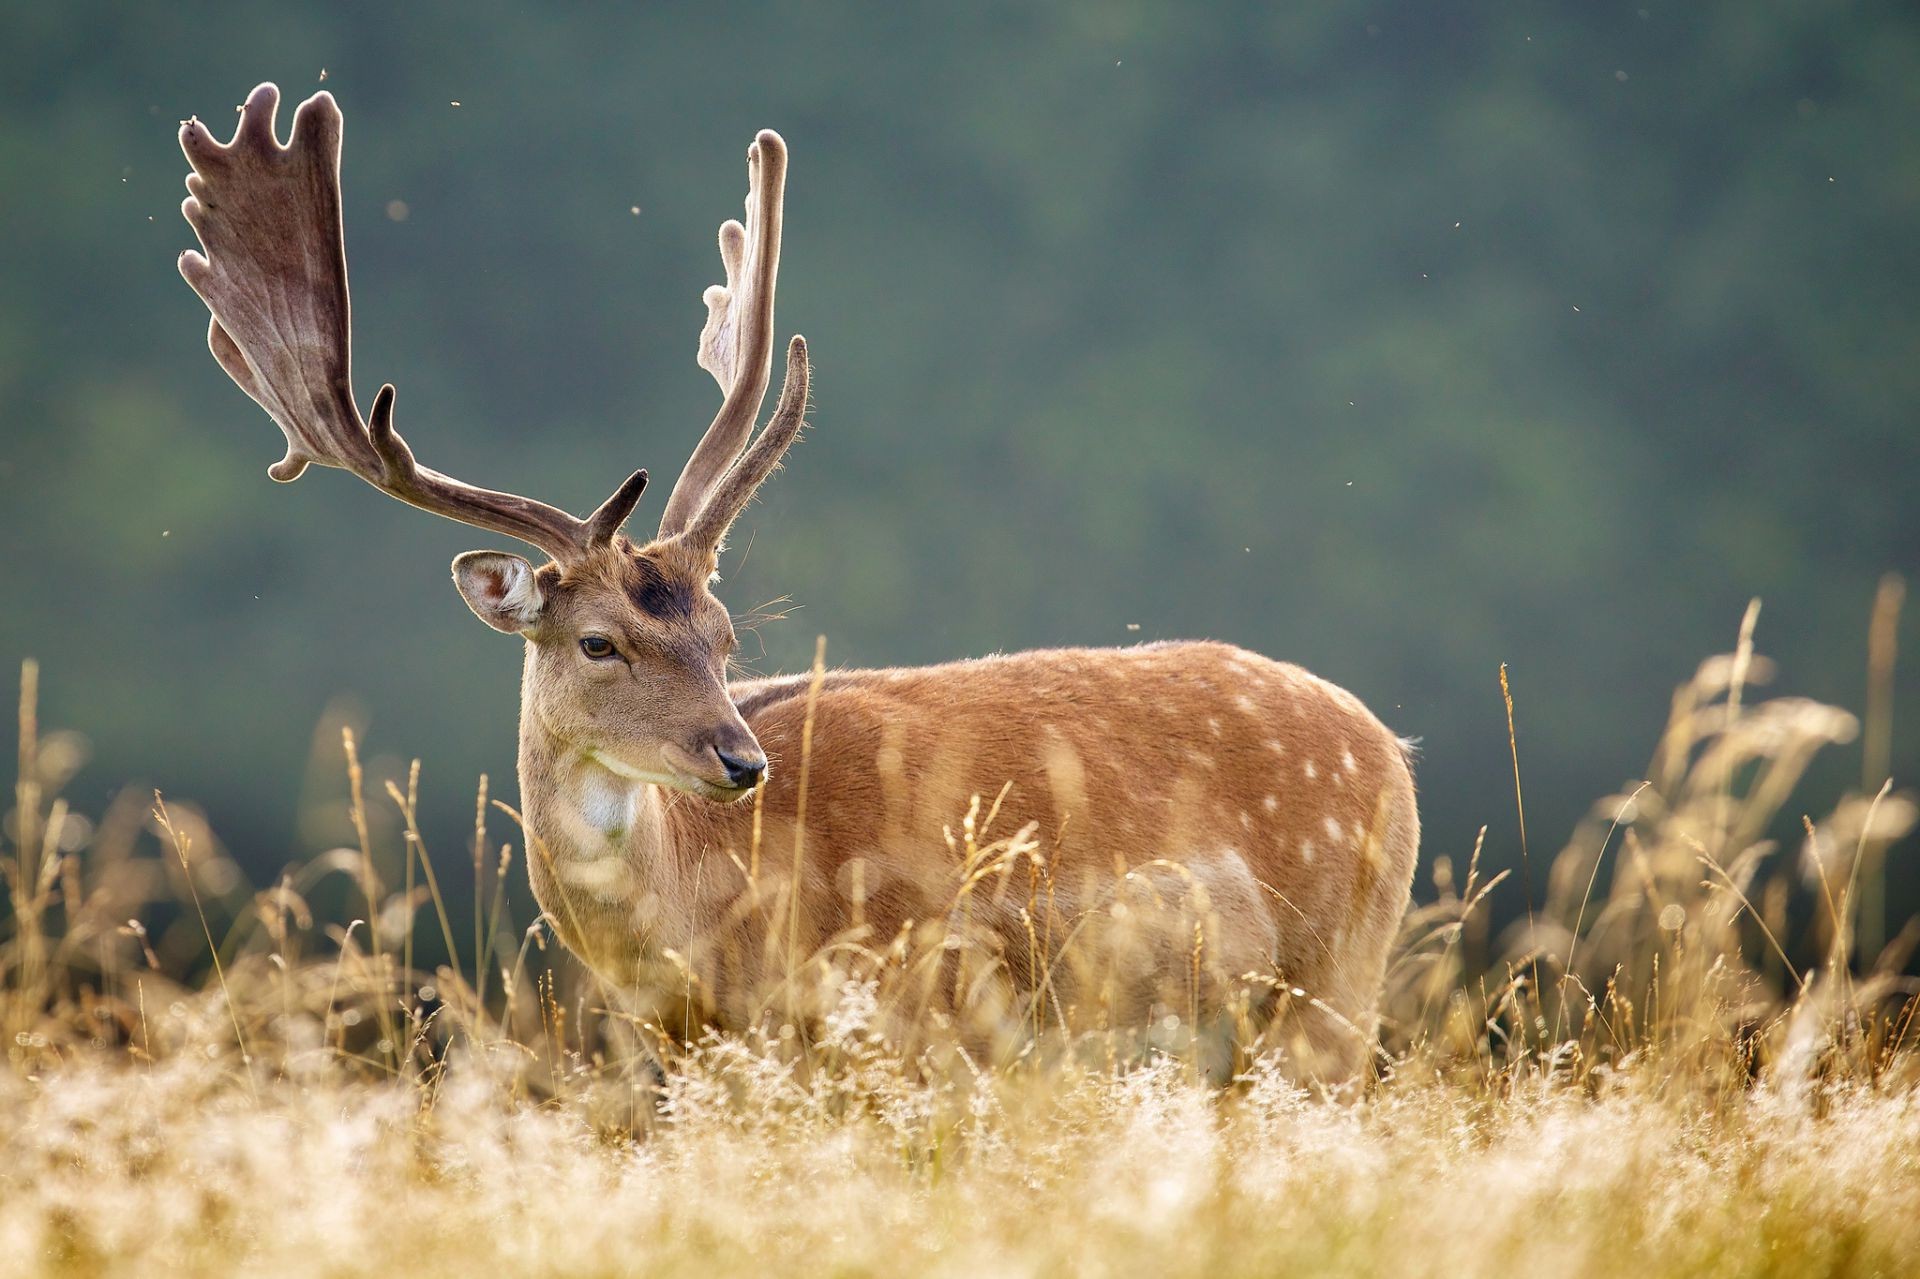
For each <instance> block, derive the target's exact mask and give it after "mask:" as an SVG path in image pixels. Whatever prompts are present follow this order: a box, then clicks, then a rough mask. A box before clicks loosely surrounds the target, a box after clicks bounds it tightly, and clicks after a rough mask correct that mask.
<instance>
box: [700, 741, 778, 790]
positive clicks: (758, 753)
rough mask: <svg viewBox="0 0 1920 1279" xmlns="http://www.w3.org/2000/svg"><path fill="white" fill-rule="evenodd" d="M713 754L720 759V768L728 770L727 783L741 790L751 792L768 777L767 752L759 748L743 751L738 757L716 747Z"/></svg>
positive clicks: (723, 748)
mask: <svg viewBox="0 0 1920 1279" xmlns="http://www.w3.org/2000/svg"><path fill="white" fill-rule="evenodd" d="M713 753H714V754H715V755H717V756H719V757H720V767H722V768H724V769H726V770H727V782H728V784H729V785H732V786H737V787H739V788H740V789H741V790H751V789H752V788H753V787H755V786H758V785H759V784H760V779H761V778H763V777H765V776H766V775H767V756H766V752H765V751H762V750H761V749H760V748H759V747H757V746H756V747H754V748H753V749H752V750H751V751H743V752H742V753H740V754H738V755H736V754H734V753H733V752H732V751H729V750H727V749H726V748H725V747H722V746H716V747H714V748H713Z"/></svg>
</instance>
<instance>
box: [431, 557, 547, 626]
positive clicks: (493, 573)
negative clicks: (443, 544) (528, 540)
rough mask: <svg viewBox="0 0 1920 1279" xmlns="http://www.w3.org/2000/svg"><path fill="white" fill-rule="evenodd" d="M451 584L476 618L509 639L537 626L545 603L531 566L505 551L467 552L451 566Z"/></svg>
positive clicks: (544, 597) (543, 594) (544, 596)
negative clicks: (502, 632) (504, 634)
mask: <svg viewBox="0 0 1920 1279" xmlns="http://www.w3.org/2000/svg"><path fill="white" fill-rule="evenodd" d="M453 583H454V585H455V586H458V587H459V588H460V597H461V598H462V599H464V600H466V602H467V607H468V608H470V609H472V610H473V614H474V616H475V617H478V618H479V619H480V620H481V621H483V622H485V623H486V624H487V625H488V626H491V627H492V628H493V629H494V630H496V631H505V632H506V633H507V634H509V635H522V634H525V633H526V632H527V631H530V630H532V629H533V628H534V627H535V626H537V625H539V623H540V612H541V610H542V609H543V608H545V607H546V603H547V599H546V593H545V592H544V591H542V590H541V589H540V581H539V579H538V578H537V577H536V576H535V575H534V569H533V565H531V564H529V563H527V561H526V560H524V559H522V558H520V557H519V556H518V555H509V554H507V553H506V552H505V551H468V552H467V553H466V554H465V555H462V556H460V557H459V558H458V559H456V560H454V562H453Z"/></svg>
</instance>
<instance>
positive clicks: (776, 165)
mask: <svg viewBox="0 0 1920 1279" xmlns="http://www.w3.org/2000/svg"><path fill="white" fill-rule="evenodd" d="M279 101H280V94H279V90H278V89H276V88H275V87H274V86H273V85H271V84H263V85H261V86H260V87H259V88H257V89H255V90H254V91H253V92H252V94H250V95H249V96H248V98H247V103H246V106H245V107H244V108H242V111H241V116H240V123H239V127H238V129H237V130H236V131H235V133H234V136H233V139H232V141H230V142H228V143H225V144H222V143H220V142H219V141H217V140H216V139H215V138H214V137H213V135H212V134H211V133H209V132H208V131H207V128H206V126H205V125H203V124H201V123H200V122H199V121H198V120H197V119H196V120H189V121H188V122H187V123H186V124H184V125H182V126H181V129H180V144H181V147H182V149H183V150H185V152H186V154H187V159H188V161H189V163H191V164H192V166H193V172H192V173H191V174H189V175H188V177H187V190H188V191H189V192H190V194H189V196H188V198H187V200H186V202H185V203H184V204H183V205H182V206H181V210H182V212H183V213H185V215H186V218H187V221H188V222H189V223H190V224H192V226H193V229H194V231H195V233H196V234H197V235H198V236H199V237H200V243H201V246H202V248H203V249H204V250H205V252H204V254H202V253H196V252H193V251H191V250H189V251H188V252H186V253H184V254H182V255H181V258H180V272H181V274H182V275H184V276H185V277H186V280H187V283H188V284H190V285H192V286H193V289H194V291H195V292H196V293H198V294H199V295H200V297H201V299H202V300H204V301H205V302H206V304H207V307H208V309H209V310H211V311H212V312H213V323H212V326H211V327H210V329H209V330H208V334H207V342H208V345H209V346H210V347H211V348H212V350H213V354H214V358H215V359H217V360H218V361H219V362H220V365H221V367H222V368H224V369H225V370H226V371H227V373H228V375H229V376H231V377H232V378H233V380H234V381H235V382H237V383H239V385H240V388H241V389H242V390H243V391H245V392H246V393H247V394H248V395H250V396H252V397H253V398H254V399H255V400H256V401H257V402H258V403H259V404H260V406H261V407H262V408H264V409H266V411H267V413H268V414H269V415H270V416H271V417H272V418H273V420H274V421H275V422H276V423H277V424H278V425H279V427H280V429H281V431H282V432H284V433H285V435H286V437H287V453H286V456H285V457H284V458H282V459H281V460H280V461H279V462H277V463H275V464H274V465H273V466H272V467H270V468H268V474H269V475H271V476H272V477H273V478H274V479H276V480H281V481H288V480H293V479H296V478H298V477H299V475H300V474H301V472H302V471H304V470H305V469H306V468H307V466H308V465H310V464H319V465H322V466H335V467H340V468H341V469H344V470H348V471H351V472H353V473H354V474H355V475H358V476H359V477H360V478H361V479H363V480H365V481H367V482H368V483H369V484H372V485H373V486H374V487H375V488H378V489H380V490H381V491H382V492H384V493H387V494H389V495H390V496H393V497H397V498H399V499H400V500H401V501H403V502H408V503H410V504H412V505H414V506H418V507H420V508H422V509H424V510H428V511H432V512H434V513H435V514H438V515H444V516H446V517H448V518H449V519H455V520H459V521H461V522H462V523H465V524H470V525H473V526H474V527H476V528H484V529H488V530H490V531H492V532H496V533H503V534H506V535H507V536H509V537H513V538H517V539H519V540H520V541H523V542H526V543H528V544H530V545H532V546H535V547H537V548H539V549H540V550H541V551H544V552H545V553H546V554H547V556H548V557H549V561H548V562H546V563H543V564H541V565H539V566H535V565H534V563H533V562H532V561H530V560H528V559H526V558H523V557H522V556H519V555H514V554H510V553H508V552H505V551H472V552H469V553H468V554H465V555H462V556H460V557H459V558H458V559H457V560H455V561H454V565H453V568H454V580H455V582H456V584H457V585H458V586H459V588H460V593H461V595H462V596H463V597H465V599H466V601H467V604H468V605H469V607H471V608H472V609H473V611H474V613H475V614H477V615H478V616H479V617H480V619H481V620H482V621H484V622H486V623H487V625H489V626H491V627H493V628H494V629H496V630H499V631H504V632H507V633H508V634H513V635H519V636H521V637H522V638H523V639H524V640H525V642H526V644H527V648H528V651H527V666H526V678H525V681H524V684H523V689H522V706H521V714H522V715H523V716H531V717H534V718H535V721H536V723H537V724H538V726H539V727H540V728H541V729H543V730H544V731H545V732H546V733H548V734H549V735H550V736H551V737H552V738H553V739H554V740H555V741H556V742H557V743H559V745H560V747H561V748H562V749H565V750H570V751H574V752H577V753H579V754H580V755H581V756H584V757H586V758H589V759H592V760H594V761H595V762H597V763H599V764H601V765H602V766H604V767H606V768H607V769H609V770H611V771H613V772H615V773H618V774H621V775H622V776H626V777H629V778H632V779H635V780H641V781H648V782H657V783H660V784H663V785H668V786H673V787H677V788H679V789H682V790H689V791H693V792H695V793H698V794H702V795H705V796H707V797H709V798H713V799H732V798H738V797H739V796H742V795H745V794H747V793H748V792H749V791H751V790H752V789H753V787H754V786H755V785H757V784H758V783H759V782H760V780H761V778H762V777H763V776H764V775H765V772H766V756H765V754H764V753H763V752H762V751H761V749H760V744H759V743H758V742H757V741H755V740H754V737H753V733H752V731H751V730H749V729H748V728H747V725H746V722H745V721H744V720H742V719H741V717H740V714H739V712H738V710H736V709H735V707H734V705H733V701H732V699H731V698H730V697H729V696H728V694H727V686H726V665H727V659H728V657H729V655H730V654H731V652H732V650H733V645H734V635H733V626H732V623H731V621H730V620H729V618H728V614H727V611H726V609H725V608H723V607H722V606H721V604H720V602H719V601H718V600H717V599H715V598H714V596H713V593H712V590H711V589H710V585H709V584H710V582H711V581H712V579H713V576H714V571H715V568H716V566H717V564H718V558H719V554H720V550H721V548H722V545H723V544H724V542H725V539H726V534H727V530H728V528H729V526H731V524H732V523H733V521H734V519H735V517H737V516H738V515H739V513H740V511H741V510H742V509H743V508H744V507H745V506H746V504H747V503H748V502H749V501H750V500H751V499H752V497H753V494H754V491H755V490H756V489H758V488H759V486H760V484H761V482H762V481H764V480H765V479H766V478H767V476H768V475H770V474H771V473H772V472H773V470H774V469H775V468H776V467H777V466H778V465H779V463H780V459H781V457H782V455H784V454H785V452H786V450H787V448H788V447H789V446H790V445H791V444H792V443H793V441H794V439H795V438H796V437H797V436H798V435H799V433H800V430H801V427H802V426H803V425H804V419H805V414H806V402H807V348H806V341H805V339H803V338H799V337H795V338H794V339H793V340H792V342H791V343H790V344H789V345H788V347H787V369H786V382H785V384H784V386H783V387H782V389H781V392H780V401H779V405H778V407H777V408H776V410H775V411H774V415H773V417H772V418H771V419H770V420H769V422H768V423H767V426H766V428H765V429H764V430H762V431H761V432H760V433H759V434H758V435H757V436H756V435H755V434H754V424H755V422H756V421H757V420H758V419H759V415H760V409H761V406H762V404H763V403H764V401H765V399H766V393H767V386H768V382H769V381H770V379H771V376H772V365H773V300H774V286H775V282H776V277H777V274H778V270H779V265H780V220H781V208H782V198H783V196H784V193H785V187H786V168H787V153H786V145H785V144H784V143H783V142H782V141H781V140H780V136H779V135H778V134H776V133H774V132H772V131H771V130H768V131H763V132H762V133H761V134H760V135H759V137H758V138H757V139H755V141H754V143H753V145H752V146H751V147H750V148H749V149H748V151H747V180H748V194H747V216H746V222H745V224H744V225H742V224H741V223H739V222H734V221H728V222H726V223H725V224H723V225H722V226H721V228H720V255H721V259H722V262H723V263H724V266H725V269H726V277H727V282H726V283H725V284H724V285H715V286H714V287H712V288H710V289H708V290H707V293H706V303H707V322H706V326H705V328H704V329H702V331H701V334H700V354H699V361H700V365H701V367H703V368H705V369H706V370H707V371H708V372H710V373H712V374H713V376H714V378H715V380H717V381H718V382H719V384H720V388H721V391H722V393H723V396H724V398H723V400H722V403H721V406H720V411H719V413H718V415H717V416H715V418H714V419H713V423H712V424H711V425H710V426H709V427H708V428H707V432H706V435H705V436H703V437H702V438H701V441H700V443H699V446H698V447H697V448H695V449H694V451H693V455H692V457H691V458H689V459H688V461H687V464H686V467H685V469H684V470H683V471H682V472H681V475H680V479H679V482H678V483H677V484H675V486H674V489H673V493H672V495H671V496H670V497H669V498H668V499H667V505H666V510H665V513H664V514H663V515H662V517H661V521H660V529H659V532H658V534H657V535H656V536H655V538H654V540H652V541H651V542H648V543H646V544H645V545H637V544H636V543H634V542H633V541H631V540H629V539H628V538H627V537H626V536H625V535H624V534H623V533H622V532H621V528H622V526H623V525H624V524H625V523H626V521H627V517H628V516H629V515H631V514H632V513H633V510H634V507H635V505H636V504H637V503H638V502H639V500H640V496H641V494H642V492H643V491H644V490H645V488H646V483H647V473H646V472H645V471H636V472H635V473H634V474H633V475H631V476H630V477H628V479H627V480H626V482H625V483H623V484H622V485H621V486H620V487H619V488H618V489H617V490H616V491H615V492H614V494H613V496H612V497H609V498H608V499H607V500H606V501H605V502H604V503H602V504H601V505H600V507H599V509H598V510H596V511H594V513H593V514H592V515H590V516H588V517H587V518H586V519H578V518H576V517H574V516H572V515H570V514H568V513H567V512H565V511H562V510H560V509H558V508H556V507H552V506H548V505H547V504H546V503H544V502H538V501H535V500H533V499H531V498H525V497H520V496H517V495H515V494H511V493H497V492H493V491H491V490H488V489H482V488H477V487H475V486H473V485H470V484H466V483H464V482H462V481H460V480H456V479H454V478H452V477H451V476H447V475H442V474H441V473H439V472H438V471H434V470H430V469H428V468H427V467H424V466H421V465H420V464H419V463H418V462H416V461H415V459H414V456H413V451H412V449H410V448H409V447H408V445H407V443H406V441H405V440H403V439H402V438H401V437H400V435H399V434H398V432H396V431H395V429H394V425H393V404H394V390H393V387H392V386H391V385H387V386H383V387H381V388H380V392H379V394H377V395H376V396H375V397H374V401H373V410H372V413H371V414H370V415H369V416H368V417H367V418H362V417H361V414H360V410H359V408H358V406H357V405H356V403H355V401H354V397H353V389H352V385H351V376H350V373H351V358H350V334H351V322H350V313H349V307H348V299H347V266H346V249H345V245H344V241H343V240H342V237H341V218H340V139H341V124H342V121H341V116H340V109H339V108H338V107H337V106H336V105H335V104H334V101H333V97H332V95H330V94H327V93H318V94H315V95H314V96H313V97H311V98H309V99H308V100H307V101H305V102H303V103H301V104H300V108H299V110H298V111H296V112H295V113H294V119H293V134H292V137H291V140H290V141H289V142H288V144H287V145H286V146H281V145H280V142H279V140H278V138H277V136H276V134H275V131H274V116H275V114H276V112H277V110H278V107H279Z"/></svg>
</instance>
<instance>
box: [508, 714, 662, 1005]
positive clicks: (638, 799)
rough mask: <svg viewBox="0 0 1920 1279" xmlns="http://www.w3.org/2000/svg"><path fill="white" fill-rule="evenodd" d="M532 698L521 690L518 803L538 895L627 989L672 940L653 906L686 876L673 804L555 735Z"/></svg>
mask: <svg viewBox="0 0 1920 1279" xmlns="http://www.w3.org/2000/svg"><path fill="white" fill-rule="evenodd" d="M527 692H528V690H527V689H526V688H525V687H524V685H523V688H522V692H521V704H520V797H521V803H522V804H523V805H524V807H525V811H524V814H523V815H524V817H525V818H526V825H527V838H526V841H525V842H526V844H527V876H528V879H529V880H530V881H531V883H532V887H533V894H534V897H535V898H536V899H537V900H538V901H539V903H540V908H541V909H542V910H543V911H545V912H546V914H547V916H548V917H549V918H550V919H551V920H552V921H553V926H554V928H555V929H556V930H557V931H558V932H559V933H560V937H561V940H563V941H565V942H566V943H567V945H568V946H569V947H570V948H571V949H572V950H573V951H574V953H575V954H577V955H579V956H580V957H581V958H583V959H585V960H586V961H587V963H588V965H589V966H590V967H592V968H594V969H596V970H597V971H599V972H600V973H601V974H602V975H603V976H606V977H608V978H609V979H611V980H614V981H616V982H619V983H625V982H627V981H629V980H631V979H632V978H633V977H634V975H635V973H636V972H637V971H638V968H637V965H638V964H640V963H642V962H644V961H645V959H646V957H647V956H648V955H649V954H650V953H651V952H652V951H653V950H655V949H657V947H658V946H659V945H662V944H669V945H670V944H672V943H673V940H674V939H673V938H671V937H668V936H664V935H662V926H663V925H668V924H669V921H668V920H667V919H663V918H660V917H659V915H658V912H656V911H655V910H653V909H650V908H647V905H648V903H650V902H658V901H660V900H661V897H662V894H661V889H662V888H663V887H667V886H669V885H671V884H672V883H674V882H675V881H677V880H678V879H679V878H680V876H679V874H678V861H679V857H678V852H677V848H676V845H677V841H676V840H675V839H674V836H673V830H672V823H671V822H670V821H669V820H668V813H667V804H666V802H665V799H664V797H663V796H662V795H661V793H660V789H659V788H658V787H657V786H654V785H652V784H651V783H648V782H644V781H638V780H635V779H632V778H628V777H623V776H621V775H619V774H618V773H616V772H614V771H612V770H611V769H609V768H608V767H607V766H606V765H605V764H603V763H601V762H599V760H598V759H597V758H596V757H595V756H594V755H593V754H592V753H591V752H590V751H589V750H587V749H585V748H583V747H582V746H581V745H580V744H579V743H576V742H572V741H569V740H568V739H567V738H565V737H564V736H562V735H560V734H558V733H555V732H553V731H552V730H551V729H550V728H549V727H548V726H547V725H546V724H544V723H543V722H541V719H540V716H539V714H538V712H537V711H536V710H535V709H534V704H533V702H532V701H531V700H530V699H529V698H528V696H527ZM643 916H644V917H643Z"/></svg>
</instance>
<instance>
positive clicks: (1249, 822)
mask: <svg viewBox="0 0 1920 1279" xmlns="http://www.w3.org/2000/svg"><path fill="white" fill-rule="evenodd" d="M1240 829H1242V830H1252V829H1253V814H1252V813H1249V812H1248V811H1247V810H1246V809H1244V808H1243V809H1241V810H1240Z"/></svg>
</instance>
